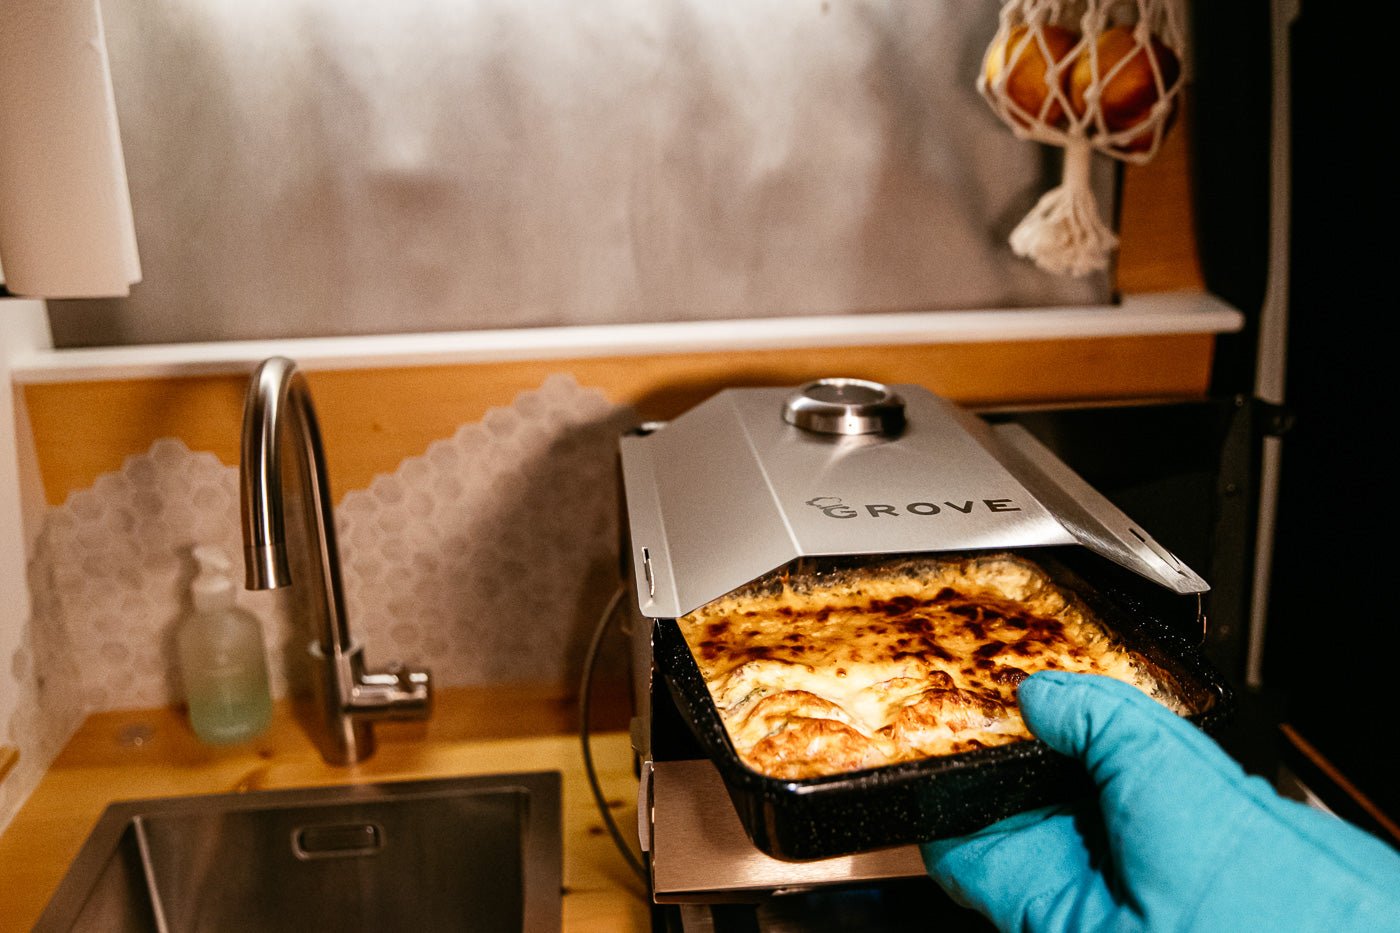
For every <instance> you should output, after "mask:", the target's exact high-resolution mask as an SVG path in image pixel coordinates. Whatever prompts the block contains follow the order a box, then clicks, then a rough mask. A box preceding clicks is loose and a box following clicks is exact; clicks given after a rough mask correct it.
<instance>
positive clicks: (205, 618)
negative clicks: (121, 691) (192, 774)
mask: <svg viewBox="0 0 1400 933" xmlns="http://www.w3.org/2000/svg"><path fill="white" fill-rule="evenodd" d="M194 559H195V561H196V562H198V564H199V572H198V573H197V574H196V576H195V578H194V582H193V584H191V586H190V597H191V601H192V603H193V605H194V613H193V614H192V615H191V616H190V617H189V618H188V619H186V620H185V621H184V622H183V623H182V624H181V625H180V628H179V631H178V632H177V633H176V643H177V645H176V647H177V652H178V654H179V659H180V672H181V676H182V678H183V680H184V685H185V699H186V701H187V702H188V703H189V708H190V725H191V726H192V727H193V728H194V733H195V735H197V736H199V738H200V740H201V741H204V742H208V743H210V744H212V745H231V744H233V743H236V742H244V741H247V740H248V739H251V738H253V737H255V736H257V735H259V734H261V733H262V731H263V730H264V729H266V728H267V724H268V721H269V720H270V719H271V717H272V696H271V693H270V691H269V689H268V681H267V652H266V650H265V648H264V646H263V632H262V626H261V625H260V624H259V623H258V620H257V617H256V616H254V615H253V614H252V613H251V612H248V611H247V610H246V609H240V608H239V607H237V606H235V605H234V604H233V581H232V580H231V579H230V578H229V569H230V564H229V560H228V558H227V557H226V556H225V555H224V552H223V551H221V550H220V549H219V548H216V547H212V546H208V545H200V546H198V547H196V548H194Z"/></svg>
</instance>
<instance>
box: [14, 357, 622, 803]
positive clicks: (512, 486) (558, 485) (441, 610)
mask: <svg viewBox="0 0 1400 933" xmlns="http://www.w3.org/2000/svg"><path fill="white" fill-rule="evenodd" d="M631 421H632V418H631V414H630V412H629V411H628V410H627V409H625V408H621V407H618V406H614V405H612V404H610V403H609V402H608V401H607V400H606V399H605V398H604V397H603V395H602V394H601V393H600V392H597V391H594V390H589V389H585V388H582V387H580V386H579V385H578V384H577V383H576V382H574V380H573V379H572V378H571V377H568V376H563V375H558V376H552V377H550V378H549V379H548V380H546V381H545V382H544V384H543V385H541V386H540V387H539V388H537V389H535V390H532V391H528V392H523V393H521V394H520V395H519V396H518V397H517V398H516V400H515V402H514V404H512V405H511V406H509V407H506V408H498V409H492V410H491V411H489V412H488V413H487V414H486V416H485V417H484V418H483V419H482V421H481V422H479V423H476V424H468V425H464V426H463V427H461V428H460V429H459V430H458V431H457V433H456V434H455V435H453V436H452V437H450V438H446V439H443V440H439V441H437V442H435V443H433V444H432V445H431V446H430V447H429V448H428V449H427V451H426V452H424V453H423V454H422V455H421V456H417V457H412V458H409V459H407V460H405V461H403V463H401V464H400V466H399V468H398V470H397V471H395V472H394V473H393V474H390V475H381V476H379V477H377V478H376V479H375V480H374V482H373V483H372V484H371V485H370V487H369V488H368V489H363V490H356V491H353V492H350V493H348V494H347V495H346V496H345V497H344V499H343V501H342V502H341V504H340V505H339V506H338V507H337V509H336V524H337V530H338V532H339V536H340V542H339V543H340V553H341V569H342V573H343V581H344V587H345V597H346V603H347V613H348V616H349V620H350V625H351V629H352V632H353V633H354V636H355V637H356V638H357V639H358V640H362V641H363V642H364V644H365V650H366V653H367V657H368V660H369V661H370V663H371V664H373V665H376V666H378V665H382V664H384V663H386V662H388V661H390V660H393V659H399V660H402V661H405V662H409V663H414V664H422V665H425V666H427V667H430V668H431V669H432V671H433V675H434V678H435V680H436V683H438V684H440V685H442V686H458V685H468V684H489V683H503V682H511V681H517V682H518V681H533V682H559V683H565V684H571V683H573V682H574V678H576V676H577V673H578V672H577V666H578V664H579V661H580V658H581V656H582V654H583V646H584V645H585V644H586V642H587V638H588V635H589V633H590V630H591V628H592V625H593V624H594V622H595V621H596V619H597V615H598V613H599V612H600V611H601V610H602V608H603V606H604V604H605V603H606V602H607V600H608V598H609V596H610V595H611V593H612V590H613V589H614V588H615V587H616V585H617V569H616V568H617V534H618V530H617V509H618V503H617V481H616V473H615V471H616V450H617V437H618V435H619V433H620V432H621V431H622V430H623V429H624V428H625V427H626V426H627V425H628V424H629V423H631ZM195 544H215V545H218V546H219V547H221V548H223V549H224V551H225V552H226V553H227V554H228V556H229V557H230V559H231V560H232V561H233V564H234V568H235V571H234V572H235V573H236V574H239V575H240V576H241V573H242V560H241V555H242V538H241V533H240V530H239V511H238V470H237V468H236V467H231V466H226V465H224V464H223V463H221V462H219V460H218V459H217V458H215V457H214V456H213V455H212V454H209V453H201V452H195V451H191V450H189V449H188V448H187V447H186V446H185V445H184V444H183V443H182V442H180V441H178V440H175V439H170V438H166V439H162V440H159V441H157V442H155V443H154V444H153V445H152V446H151V448H150V449H149V450H148V451H146V452H145V453H142V454H140V455H137V456H133V457H130V458H128V459H127V461H126V463H125V464H124V465H123V467H122V469H120V470H118V471H116V472H114V473H108V474H105V475H103V476H102V477H101V478H100V479H98V481H97V482H96V483H94V484H93V486H92V487H91V488H89V489H86V490H83V491H81V492H78V493H74V494H73V495H71V496H69V498H68V500H67V501H66V502H65V503H64V504H63V505H61V506H59V507H56V508H53V509H50V510H49V512H48V514H47V516H46V520H45V525H44V528H43V529H42V531H41V533H40V536H39V539H38V542H37V545H36V551H35V554H34V557H33V560H32V561H31V564H30V587H31V590H32V592H33V597H34V598H33V603H34V609H33V616H32V618H31V619H30V621H29V624H28V627H27V629H26V632H25V635H24V638H23V639H22V641H21V646H20V648H19V649H18V650H17V651H15V652H14V655H13V657H11V658H8V659H0V660H4V661H5V666H6V669H5V670H4V671H3V672H0V676H7V677H12V678H13V683H14V684H15V686H17V688H18V691H17V692H18V703H17V705H16V707H15V708H14V710H13V712H12V714H11V716H10V718H9V722H8V723H5V724H4V726H5V729H6V732H7V734H8V736H9V741H11V742H13V743H14V744H16V745H18V746H19V747H20V749H21V751H22V758H21V765H20V766H19V773H16V774H13V775H11V778H10V780H8V781H6V782H4V783H3V785H0V826H3V825H4V823H5V822H7V817H8V816H9V815H10V814H11V813H12V810H13V809H14V808H17V806H18V804H17V803H16V801H15V799H14V798H15V797H16V794H18V793H23V794H25V795H27V793H28V790H29V789H32V786H33V784H34V783H37V780H38V776H39V775H41V774H42V771H43V769H44V768H46V767H47V765H48V763H49V761H51V760H52V758H53V757H54V755H55V754H56V753H57V751H58V750H59V748H61V746H62V744H63V742H65V741H66V740H67V738H68V736H69V735H71V733H72V731H73V730H74V729H75V728H76V726H77V725H78V724H79V723H80V722H81V720H82V718H83V717H84V716H85V715H87V714H89V713H92V712H97V711H101V710H114V709H127V708H139V707H150V706H161V705H166V704H169V703H174V702H178V701H179V700H180V692H179V680H178V676H177V672H176V669H175V666H174V661H173V654H174V652H173V633H174V628H175V624H176V622H177V621H178V620H179V619H181V618H183V616H184V615H185V613H186V612H187V611H188V602H187V600H188V596H187V593H188V585H189V581H190V579H191V577H192V576H193V572H194V567H193V561H192V559H191V557H190V554H189V552H190V548H191V547H192V546H193V545H195ZM293 590H295V587H294V588H293ZM287 592H288V591H284V590H279V591H271V592H250V591H247V590H243V589H241V588H240V589H239V590H238V597H237V598H238V603H239V605H241V606H244V607H246V608H248V609H250V610H251V611H252V612H254V613H255V614H256V615H257V616H258V617H259V618H260V619H261V620H262V622H263V625H264V627H265V635H266V642H267V645H268V647H269V657H270V660H271V661H272V680H273V691H274V693H275V694H276V695H279V696H280V695H283V694H285V692H286V688H287V680H288V665H289V663H292V659H293V658H295V657H296V655H297V653H298V652H301V651H304V650H305V647H304V646H305V645H306V644H307V642H308V640H309V637H310V635H309V631H310V630H309V627H308V626H306V625H304V624H294V617H295V616H296V615H297V614H298V613H297V611H296V608H295V604H294V603H293V602H292V600H291V599H289V598H288V597H287V596H286V593H287ZM36 768H37V772H36V771H35V769H36ZM26 785H28V787H26ZM20 799H22V797H21V798H20Z"/></svg>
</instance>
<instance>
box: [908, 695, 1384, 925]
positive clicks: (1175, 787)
mask: <svg viewBox="0 0 1400 933" xmlns="http://www.w3.org/2000/svg"><path fill="white" fill-rule="evenodd" d="M1020 702H1021V711H1022V713H1023V714H1024V716H1025V718H1026V723H1027V725H1029V726H1030V729H1031V731H1032V732H1033V733H1035V735H1036V736H1037V737H1039V738H1040V739H1042V740H1044V741H1045V743H1046V744H1048V745H1049V746H1050V747H1051V748H1053V749H1055V750H1056V751H1058V752H1061V753H1063V754H1065V755H1069V756H1071V757H1073V758H1077V759H1079V760H1080V761H1082V762H1083V763H1084V765H1085V767H1086V768H1087V769H1088V771H1089V776H1090V777H1091V778H1092V779H1093V781H1094V784H1095V786H1096V787H1097V788H1098V799H1097V800H1096V801H1094V800H1089V801H1085V802H1084V803H1082V804H1080V805H1076V806H1072V807H1051V808H1046V809H1042V810H1036V811H1032V812H1029V813H1022V814H1019V815H1017V816H1013V817H1011V818H1009V819H1006V820H1003V821H1001V822H1000V823H997V824H995V825H993V826H990V827H988V828H987V829H984V830H981V831H979V832H977V833H974V834H972V835H969V836H965V837H963V838H960V839H945V840H938V841H935V842H930V843H927V844H925V845H924V846H923V856H924V864H925V865H926V866H927V867H928V870H929V873H930V874H931V875H932V876H933V877H934V879H935V880H937V881H938V883H939V884H940V885H942V886H943V888H944V889H945V890H947V891H948V893H949V894H951V895H952V896H953V898H954V899H955V900H957V901H959V902H960V903H962V904H964V905H966V906H969V907H975V908H976V909H978V910H980V911H981V912H982V913H984V914H986V915H987V916H988V917H989V918H991V920H992V922H993V923H995V924H996V925H997V927H998V928H999V929H1001V930H1073V931H1086V930H1153V931H1155V930H1169V931H1174V933H1176V931H1195V930H1231V931H1233V930H1263V931H1270V933H1279V931H1294V930H1327V931H1363V930H1364V931H1366V933H1375V931H1379V930H1387V931H1396V930H1400V854H1398V853H1397V852H1396V851H1395V850H1394V849H1392V848H1391V847H1390V846H1388V845H1386V844H1385V843H1384V842H1382V841H1381V840H1379V839H1377V838H1375V837H1374V836H1371V835H1369V834H1367V833H1365V832H1363V831H1362V830H1360V829H1357V828H1356V827H1354V826H1351V825H1349V824H1347V823H1344V822H1342V821H1341V820H1339V819H1336V818H1335V817H1332V816H1329V815H1328V814H1326V813H1323V812H1321V811H1318V810H1314V809H1312V808H1310V807H1307V806H1304V805H1303V804H1300V803H1295V802H1293V801H1291V800H1286V799H1284V798H1282V797H1280V796H1278V794H1276V793H1275V792H1274V791H1273V789H1272V788H1271V787H1270V786H1269V785H1268V783H1266V782H1265V781H1264V780H1262V779H1261V778H1257V777H1247V776H1246V775H1245V773H1244V772H1243V771H1242V770H1241V769H1240V767H1239V766H1238V765H1237V764H1236V763H1235V762H1234V761H1233V760H1232V759H1231V758H1230V757H1229V756H1227V755H1226V754H1225V753H1224V752H1223V751H1222V750H1221V749H1220V747H1219V746H1218V745H1216V744H1215V743H1214V742H1213V741H1211V739H1210V738H1209V737H1207V736H1206V735H1205V734H1204V733H1202V732H1200V731H1199V730H1198V729H1197V728H1196V727H1195V726H1193V725H1192V724H1191V723H1189V722H1187V721H1186V720H1184V719H1182V718H1181V717H1179V716H1177V715H1175V714H1173V713H1172V712H1170V711H1169V710H1167V709H1165V708H1163V707H1162V706H1160V705H1159V704H1157V703H1156V702H1155V701H1153V700H1151V699H1149V698H1148V697H1147V696H1145V695H1144V694H1142V693H1141V692H1140V691H1138V690H1136V689H1134V688H1133V687H1130V686H1128V685H1126V684H1122V683H1119V682H1118V681H1116V680H1112V679H1110V678H1107V677H1097V676H1092V675H1088V674H1067V673H1063V672H1058V671H1050V672H1044V673H1038V674H1035V675H1033V676H1032V677H1029V678H1027V679H1026V680H1025V681H1024V682H1023V683H1022V684H1021V687H1020Z"/></svg>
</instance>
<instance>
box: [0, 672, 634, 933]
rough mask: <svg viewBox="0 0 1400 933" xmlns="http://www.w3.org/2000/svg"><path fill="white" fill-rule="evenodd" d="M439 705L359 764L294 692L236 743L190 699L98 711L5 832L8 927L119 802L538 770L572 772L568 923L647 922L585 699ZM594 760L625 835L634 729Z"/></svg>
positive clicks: (493, 697) (45, 895)
mask: <svg viewBox="0 0 1400 933" xmlns="http://www.w3.org/2000/svg"><path fill="white" fill-rule="evenodd" d="M436 704H437V705H436V709H435V710H434V713H433V717H432V719H430V720H429V721H428V722H426V723H383V724H380V725H378V726H377V727H376V732H377V735H378V740H379V748H378V751H376V753H375V754H374V756H373V757H371V758H370V759H369V760H367V761H364V762H361V763H360V764H357V765H352V766H349V767H333V766H331V765H327V764H326V763H324V762H323V761H322V760H321V758H320V756H319V755H318V754H317V752H316V750H315V749H314V747H313V746H312V745H311V743H310V741H309V739H308V738H307V736H306V734H305V733H304V732H303V731H302V729H301V727H300V726H299V725H298V724H297V723H296V721H295V720H294V718H293V716H292V713H291V710H290V708H289V707H288V705H287V704H285V703H279V704H278V706H277V708H276V711H275V713H274V718H273V722H272V725H271V727H270V728H269V729H268V731H267V733H266V734H265V735H264V736H262V737H261V738H259V739H257V740H256V741H254V742H251V743H248V744H247V745H243V746H237V747H233V748H227V749H218V748H211V747H208V746H204V745H201V744H199V743H198V742H197V741H196V740H195V738H194V734H193V733H192V732H191V731H190V728H189V726H188V725H187V723H186V720H185V718H184V716H183V714H182V713H181V712H180V711H177V710H171V709H156V710H140V711H132V712H117V713H99V714H97V715H94V716H91V717H90V718H89V719H88V720H87V721H86V722H85V723H84V724H83V725H82V727H81V728H80V729H79V730H78V732H77V734H76V735H74V736H73V738H72V739H71V740H70V741H69V743H68V745H67V747H65V748H64V750H63V752H62V753H61V754H60V755H59V757H58V759H57V760H55V762H54V763H53V765H52V766H51V767H50V768H49V771H48V773H47V774H46V775H45V776H44V779H43V781H42V782H41V783H40V785H39V787H38V788H37V789H36V790H35V792H34V793H33V795H31V796H30V798H29V799H28V800H27V801H26V803H25V805H24V807H23V809H21V810H20V812H19V813H18V814H17V815H16V816H15V819H14V821H13V822H12V823H11V824H10V826H9V828H8V829H7V830H6V832H5V833H4V835H3V836H0V930H3V931H9V930H28V929H30V927H31V926H32V925H33V924H34V922H35V920H37V919H38V917H39V914H40V913H41V912H42V911H43V909H44V906H45V905H46V904H47V903H48V900H49V897H50V896H51V895H52V894H53V891H54V889H55V888H56V887H57V886H58V883H59V881H60V880H61V879H62V877H63V875H64V873H65V872H66V871H67V868H68V864H69V862H70V861H71V860H72V858H73V857H74V856H75V855H76V854H77V852H78V849H79V848H81V847H82V844H83V841H84V840H85V839H86V838H87V835H88V833H89V832H90V831H91V830H92V827H93V825H94V824H95V823H96V822H97V819H98V817H99V816H101V814H102V811H103V809H104V808H105V807H106V806H107V805H108V804H109V803H111V802H112V801H115V800H123V799H134V798H143V797H166V796H179V795H188V794H204V793H226V792H230V791H249V790H262V789H281V788H292V787H316V786H326V785H333V784H353V783H366V782H371V781H393V780H411V779H415V778H433V777H452V776H459V775H470V774H490V773H500V772H511V771H536V770H554V771H559V772H561V773H562V774H563V788H564V792H563V838H564V929H565V930H568V931H571V933H574V931H577V933H585V931H595V930H596V931H599V933H604V931H606V933H615V931H618V933H625V931H629V930H636V931H642V930H647V929H648V928H649V919H648V907H647V901H646V896H645V893H644V890H643V888H642V885H641V883H640V882H639V881H638V880H637V879H636V878H635V876H633V874H632V873H631V871H630V870H629V869H628V867H627V864H626V863H625V862H624V861H623V860H622V857H621V855H620V854H619V853H618V852H617V850H616V849H615V848H614V847H613V844H612V840H611V839H610V838H609V837H608V835H607V833H606V832H605V831H604V830H603V824H602V820H601V819H600V818H599V816H598V812H597V808H596V807H595V805H594V802H593V798H592V795H591V794H590V792H589V790H588V784H587V780H586V778H585V777H584V771H583V758H582V755H581V753H580V751H579V742H578V736H577V734H576V733H575V731H574V711H573V703H572V701H571V700H568V699H565V698H563V697H560V696H558V695H557V693H556V694H551V693H550V692H549V691H548V690H543V689H538V688H531V687H507V688H460V689H450V690H442V691H439V693H438V696H437V698H436ZM597 708H598V719H599V721H601V722H603V723H604V724H606V725H608V726H612V727H614V728H615V727H616V726H617V725H619V724H620V722H621V721H622V720H623V719H624V718H625V712H623V710H624V707H623V706H622V705H621V703H620V702H619V701H618V698H616V697H613V698H611V700H605V699H604V698H599V700H598V701H597ZM593 757H594V762H595V764H596V766H597V768H598V771H599V780H600V782H601V784H602V787H603V790H604V793H605V795H606V796H607V799H608V802H609V804H610V805H613V812H614V814H615V816H616V818H617V820H618V822H619V824H620V825H621V826H622V827H623V831H624V833H626V832H627V831H628V830H629V828H630V827H631V826H634V825H636V824H635V820H636V780H635V779H634V778H633V776H632V759H631V748H630V745H629V742H628V739H627V736H626V734H625V733H623V732H618V731H610V732H604V733H600V734H598V735H596V736H595V737H594V742H593Z"/></svg>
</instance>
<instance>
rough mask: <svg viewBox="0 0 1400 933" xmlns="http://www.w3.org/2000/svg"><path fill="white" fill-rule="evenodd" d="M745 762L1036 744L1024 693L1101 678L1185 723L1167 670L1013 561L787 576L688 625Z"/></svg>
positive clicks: (799, 766)
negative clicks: (1070, 677)
mask: <svg viewBox="0 0 1400 933" xmlns="http://www.w3.org/2000/svg"><path fill="white" fill-rule="evenodd" d="M677 624H678V626H679V628H680V631H681V633H682V635H683V636H684V637H685V640H686V643H687V644H688V646H689V647H690V650H691V653H692V654H693V655H694V657H695V661H696V664H697V665H698V667H699V669H700V673H701V675H702V676H703V677H704V679H705V683H706V685H707V686H708V687H709V690H710V693H711V696H712V697H713V699H714V702H715V705H716V707H717V709H718V711H719V714H720V718H721V720H722V721H723V722H724V725H725V728H726V730H727V731H728V734H729V737H730V739H731V741H732V742H733V744H734V747H735V750H736V751H737V752H738V754H739V757H740V759H741V760H742V761H743V762H744V763H745V764H746V765H747V766H748V767H750V768H752V769H753V770H755V771H757V772H759V773H762V774H765V775H768V776H770V777H774V778H779V779H785V780H793V779H802V778H810V777H816V776H820V775H828V774H837V773H842V772H847V771H857V770H862V769H866V768H874V767H879V766H882V765H888V764H894V763H896V762H902V761H911V760H915V759H920V758H927V757H930V756H935V755H948V754H955V753H958V752H965V751H970V750H972V749H977V748H988V747H991V746H995V745H1004V744H1006V743H1009V742H1016V741H1020V740H1023V739H1028V738H1030V737H1031V736H1030V732H1029V731H1028V730H1027V728H1026V724H1025V722H1024V720H1023V719H1022V718H1021V713H1020V709H1019V707H1018V705H1017V702H1016V685H1017V684H1019V683H1020V682H1021V681H1022V680H1024V679H1025V678H1026V677H1028V676H1030V675H1031V674H1032V673H1034V672H1036V671H1039V670H1047V669H1052V670H1067V671H1077V672H1086V673H1093V674H1103V675H1107V676H1109V677H1114V678H1117V679H1118V680H1122V681H1125V682H1127V683H1130V684H1132V685H1134V686H1136V687H1138V688H1139V689H1141V690H1143V691H1144V692H1145V693H1147V694H1149V695H1150V696H1152V697H1154V698H1156V699H1157V700H1158V701H1159V702H1161V703H1163V704H1164V705H1166V706H1167V707H1169V708H1171V709H1172V710H1174V711H1175V712H1177V713H1181V714H1185V713H1186V712H1187V709H1186V708H1185V705H1184V704H1183V703H1182V702H1181V701H1180V700H1179V699H1178V698H1177V696H1176V695H1175V693H1174V691H1173V690H1172V688H1171V687H1170V685H1169V683H1168V682H1167V680H1166V679H1165V677H1164V676H1163V675H1161V674H1160V673H1159V672H1157V671H1156V670H1154V669H1153V668H1152V666H1151V665H1150V664H1149V663H1148V662H1147V661H1146V660H1145V659H1144V658H1142V657H1141V656H1139V655H1137V654H1135V653H1134V652H1132V651H1129V650H1127V649H1126V648H1124V647H1123V646H1122V645H1121V644H1119V643H1118V642H1117V640H1116V639H1115V638H1114V637H1113V636H1112V635H1111V633H1110V632H1109V631H1108V629H1107V628H1105V627H1104V625H1103V624H1102V623H1101V622H1100V621H1099V620H1098V619H1096V618H1094V617H1093V615H1092V614H1091V613H1090V612H1089V610H1088V609H1087V607H1085V606H1084V605H1083V604H1082V603H1081V602H1080V601H1079V600H1077V599H1076V598H1075V597H1074V596H1073V595H1072V594H1071V593H1069V592H1067V591H1065V590H1063V589H1061V588H1060V587H1059V586H1057V585H1056V583H1055V582H1054V581H1053V580H1052V579H1051V578H1050V576H1049V575H1048V574H1047V573H1046V572H1045V571H1044V570H1043V569H1041V568H1040V567H1039V566H1038V565H1036V564H1035V563H1033V562H1032V561H1030V560H1027V559H1026V558H1024V557H1020V556H1016V555H1010V554H994V555H977V556H964V557H952V558H945V557H938V558H926V559H907V558H905V559H897V560H892V561H887V562H884V563H877V564H871V565H866V566H861V567H851V568H846V569H839V570H835V571H829V572H823V573H802V572H791V571H786V570H785V571H781V572H778V573H774V574H771V575H769V576H767V577H764V578H762V579H760V580H757V581H755V582H753V583H751V584H748V585H747V586H744V587H741V588H740V589H738V590H735V591H734V592H732V593H730V594H728V595H726V596H723V597H721V598H719V599H717V600H715V601H713V602H711V603H709V604H707V605H705V606H703V607H701V608H700V609H697V610H695V611H694V612H691V613H690V614H688V615H686V616H683V617H682V618H680V619H678V620H677Z"/></svg>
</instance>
